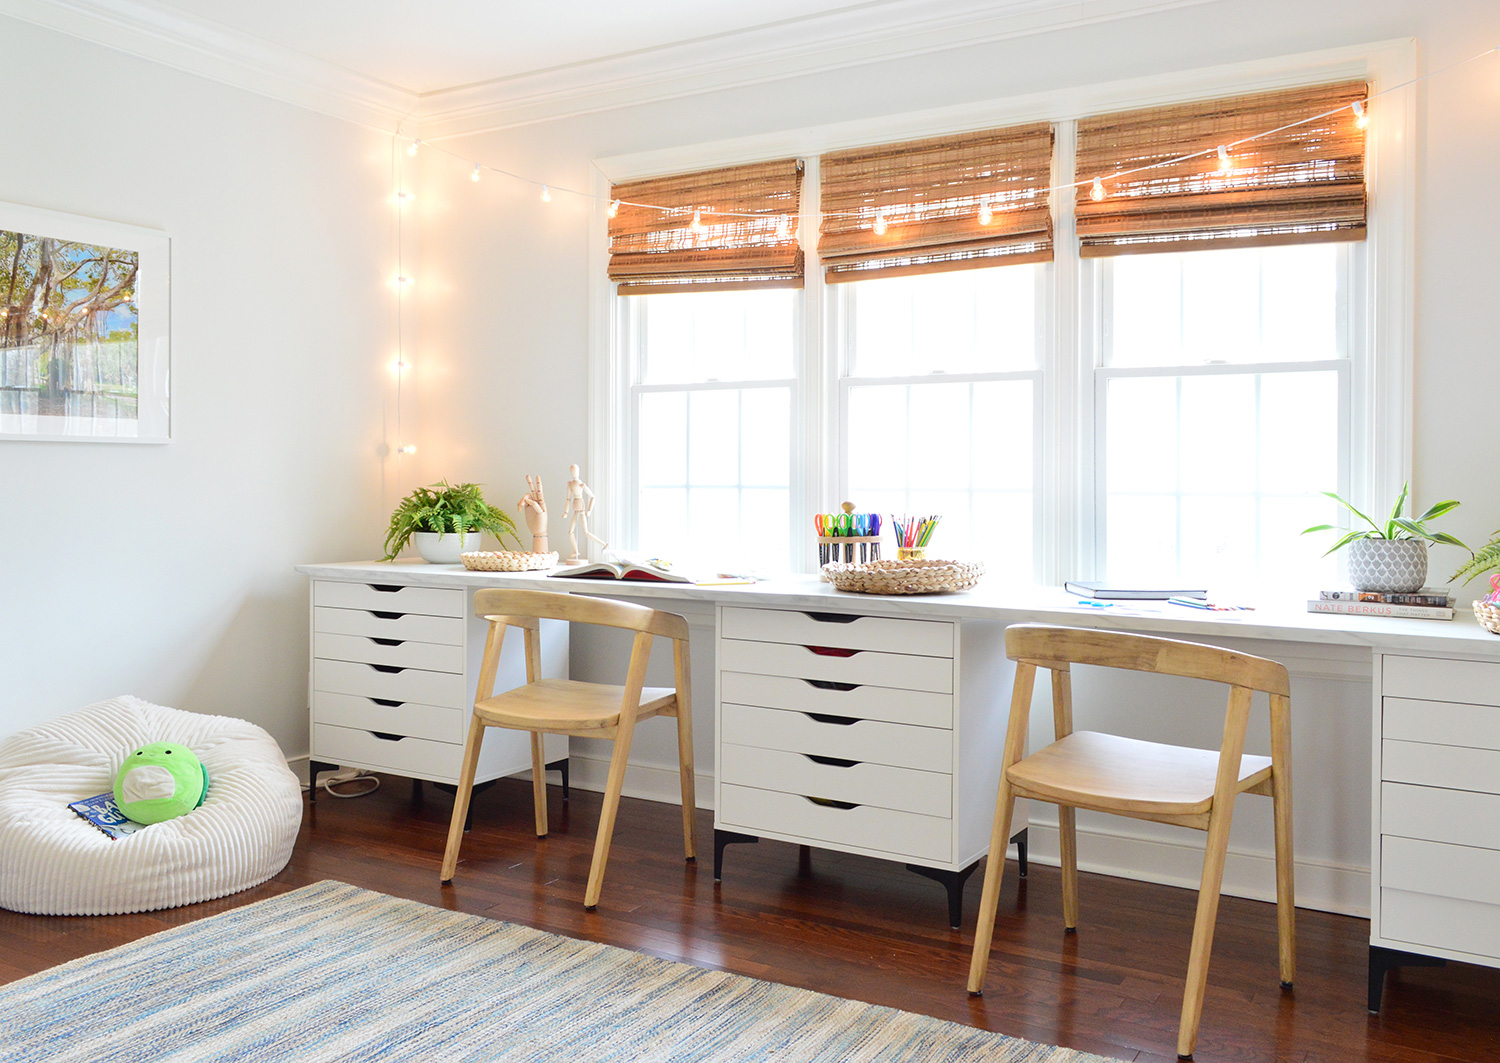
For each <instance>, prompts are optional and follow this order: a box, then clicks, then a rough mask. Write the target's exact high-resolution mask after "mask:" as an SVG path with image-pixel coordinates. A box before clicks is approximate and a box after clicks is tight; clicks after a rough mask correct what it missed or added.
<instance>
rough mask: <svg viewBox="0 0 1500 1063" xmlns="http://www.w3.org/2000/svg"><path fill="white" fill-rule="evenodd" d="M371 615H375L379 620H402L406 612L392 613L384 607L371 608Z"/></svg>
mask: <svg viewBox="0 0 1500 1063" xmlns="http://www.w3.org/2000/svg"><path fill="white" fill-rule="evenodd" d="M370 615H371V616H373V617H375V618H376V619H377V620H400V619H401V618H402V617H403V616H405V615H406V614H405V613H391V612H387V611H386V610H384V609H371V610H370Z"/></svg>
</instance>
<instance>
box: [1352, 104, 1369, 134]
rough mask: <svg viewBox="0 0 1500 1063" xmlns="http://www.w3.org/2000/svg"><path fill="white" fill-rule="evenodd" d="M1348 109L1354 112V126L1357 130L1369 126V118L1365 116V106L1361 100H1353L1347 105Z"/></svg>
mask: <svg viewBox="0 0 1500 1063" xmlns="http://www.w3.org/2000/svg"><path fill="white" fill-rule="evenodd" d="M1349 109H1350V110H1352V111H1353V112H1354V125H1355V126H1356V127H1357V128H1359V129H1363V128H1364V127H1365V126H1367V125H1369V124H1370V116H1369V115H1367V114H1365V105H1364V101H1363V100H1355V101H1354V102H1353V103H1351V104H1350V105H1349Z"/></svg>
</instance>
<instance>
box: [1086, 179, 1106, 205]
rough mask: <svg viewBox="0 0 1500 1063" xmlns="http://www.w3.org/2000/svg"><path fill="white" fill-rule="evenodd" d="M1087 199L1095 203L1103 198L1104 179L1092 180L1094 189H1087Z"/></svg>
mask: <svg viewBox="0 0 1500 1063" xmlns="http://www.w3.org/2000/svg"><path fill="white" fill-rule="evenodd" d="M1089 198H1090V199H1092V200H1093V201H1094V202H1095V203H1097V202H1099V201H1100V200H1101V199H1103V198H1104V178H1102V177H1096V178H1094V187H1093V188H1091V189H1089Z"/></svg>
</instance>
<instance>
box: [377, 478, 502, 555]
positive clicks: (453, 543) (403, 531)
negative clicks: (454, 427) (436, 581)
mask: <svg viewBox="0 0 1500 1063" xmlns="http://www.w3.org/2000/svg"><path fill="white" fill-rule="evenodd" d="M482 532H489V533H490V534H491V535H493V536H494V537H495V538H496V539H499V540H500V544H501V545H502V546H504V545H505V536H507V535H509V536H510V537H511V538H512V539H515V537H516V536H515V533H516V525H515V522H514V521H512V520H511V519H510V516H509V515H508V514H507V513H505V511H504V510H500V509H497V508H495V507H494V506H492V505H490V504H489V503H488V502H486V501H485V500H484V496H483V495H482V494H481V493H480V491H479V485H478V484H450V483H449V482H448V481H447V480H442V481H439V482H438V483H435V484H432V485H430V486H428V487H419V488H417V489H416V490H415V491H413V492H412V493H411V494H409V495H407V496H406V497H405V498H403V499H402V500H401V504H400V505H398V506H397V507H396V511H395V512H394V513H392V514H391V523H390V527H388V528H387V529H386V533H385V560H387V561H390V560H392V559H394V558H395V556H396V555H397V554H399V553H400V552H401V551H402V550H404V549H405V548H406V545H407V543H409V542H411V541H412V540H413V539H415V540H416V545H417V553H419V554H421V555H422V558H423V559H424V560H426V561H429V562H431V563H432V564H435V565H441V564H449V565H456V564H458V563H459V556H458V555H459V554H460V553H462V552H463V551H465V550H478V549H479V537H480V534H481V533H482ZM516 545H517V546H519V545H520V542H519V540H517V541H516Z"/></svg>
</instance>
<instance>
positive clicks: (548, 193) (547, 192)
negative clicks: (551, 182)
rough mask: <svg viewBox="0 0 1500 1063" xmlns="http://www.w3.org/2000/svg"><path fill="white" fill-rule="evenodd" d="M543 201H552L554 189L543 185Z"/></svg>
mask: <svg viewBox="0 0 1500 1063" xmlns="http://www.w3.org/2000/svg"><path fill="white" fill-rule="evenodd" d="M542 202H543V203H551V202H552V189H550V188H548V187H547V186H546V185H542Z"/></svg>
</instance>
